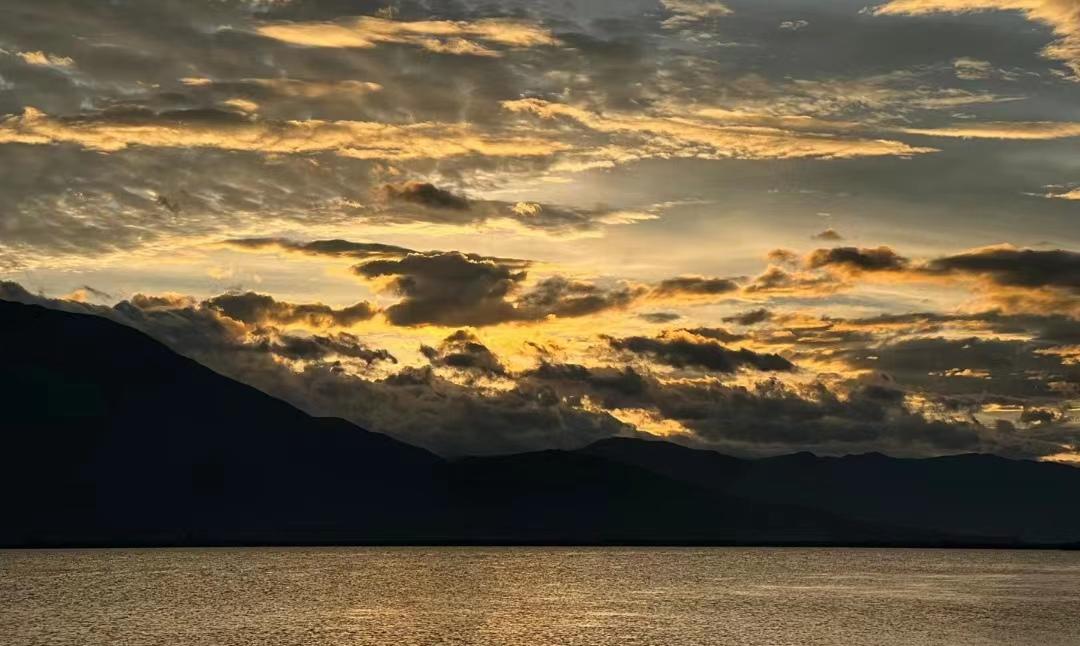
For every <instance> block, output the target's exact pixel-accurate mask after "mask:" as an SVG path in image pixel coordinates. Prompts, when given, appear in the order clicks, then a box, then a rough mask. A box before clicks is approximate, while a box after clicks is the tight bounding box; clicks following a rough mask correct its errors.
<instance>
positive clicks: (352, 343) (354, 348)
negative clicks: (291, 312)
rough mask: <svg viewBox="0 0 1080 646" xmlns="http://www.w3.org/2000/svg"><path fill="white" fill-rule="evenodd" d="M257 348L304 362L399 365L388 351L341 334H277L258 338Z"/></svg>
mask: <svg viewBox="0 0 1080 646" xmlns="http://www.w3.org/2000/svg"><path fill="white" fill-rule="evenodd" d="M256 339H257V340H256V342H255V343H256V345H259V346H262V347H264V348H265V349H266V350H267V351H268V352H270V353H271V354H273V355H275V356H278V357H284V358H286V359H293V360H301V361H308V362H312V361H327V360H329V359H334V358H336V357H344V358H350V359H359V360H360V361H363V362H364V363H365V364H367V365H371V364H373V363H376V362H380V361H386V362H390V363H395V364H396V363H397V362H398V361H397V359H396V358H395V357H394V355H392V354H390V352H389V351H387V350H383V349H381V348H372V347H370V346H368V345H367V344H366V343H364V342H363V341H361V340H360V338H359V337H357V336H356V335H354V334H349V333H347V332H339V333H337V334H332V335H318V334H313V335H311V336H293V335H288V334H281V333H278V332H276V331H274V332H266V333H263V334H261V335H257V336H256Z"/></svg>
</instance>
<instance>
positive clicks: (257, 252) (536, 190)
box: [0, 0, 1080, 460]
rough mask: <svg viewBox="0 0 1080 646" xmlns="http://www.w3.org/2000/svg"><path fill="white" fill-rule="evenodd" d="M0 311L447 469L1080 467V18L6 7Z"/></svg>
mask: <svg viewBox="0 0 1080 646" xmlns="http://www.w3.org/2000/svg"><path fill="white" fill-rule="evenodd" d="M0 165H2V167H3V169H4V173H3V177H2V179H0V197H2V199H0V280H2V281H7V282H4V283H2V284H0V296H3V297H5V298H11V299H16V300H28V301H42V300H48V301H49V302H50V304H52V305H53V306H59V307H66V308H73V309H77V310H91V311H95V312H98V313H101V314H104V315H107V316H110V317H113V318H116V319H117V320H121V321H123V322H125V323H128V324H131V325H135V326H136V327H139V328H141V329H143V330H145V331H147V332H149V333H150V334H152V335H154V336H156V337H158V338H160V339H162V340H163V341H165V342H166V343H168V344H170V345H171V346H172V347H174V348H176V349H177V350H179V351H180V352H183V353H185V354H188V355H190V356H192V357H194V358H196V359H198V360H200V361H202V362H204V363H206V364H208V365H210V366H211V367H213V368H215V369H217V370H219V371H221V372H224V373H226V374H229V375H230V376H233V377H236V378H238V379H241V380H244V381H247V382H249V383H252V384H254V385H256V386H257V387H259V388H262V389H263V390H266V391H268V392H270V393H272V394H274V395H277V396H280V397H283V398H286V399H288V400H289V401H291V402H293V403H294V404H296V405H298V406H300V407H302V408H304V409H305V410H308V411H309V412H312V413H315V414H320V415H334V416H341V417H345V418H348V419H350V420H353V421H355V422H357V423H359V424H361V425H364V426H365V427H368V428H370V429H372V430H376V431H383V432H388V433H391V434H393V435H395V436H397V437H399V438H401V439H404V440H406V441H410V442H414V443H418V444H421V445H423V446H426V447H429V448H432V449H435V450H437V451H441V452H443V453H447V454H463V453H497V452H509V451H519V450H527V449H536V448H545V447H574V446H580V445H582V444H585V443H588V442H590V441H593V440H596V439H599V438H602V437H607V436H611V435H629V434H634V433H652V434H658V435H664V436H668V437H671V438H673V439H676V440H678V441H682V442H684V443H687V444H691V445H700V446H708V447H713V448H716V449H718V450H722V451H726V452H731V453H738V454H747V455H760V454H772V453H783V452H790V451H795V450H810V451H815V452H818V453H829V454H843V453H851V452H865V451H871V450H878V451H884V452H888V453H892V454H897V455H937V454H948V453H963V452H979V451H985V452H997V453H1002V454H1006V455H1015V456H1026V457H1042V458H1054V459H1062V460H1067V459H1074V460H1075V459H1078V456H1080V422H1078V416H1080V323H1078V318H1080V253H1078V252H1077V251H1076V250H1078V249H1080V0H891V1H885V0H882V1H881V2H879V3H875V2H874V0H854V1H849V0H816V1H809V0H802V1H795V0H777V1H771V2H761V1H751V0H724V2H719V1H717V0H475V1H473V0H453V1H445V2H442V1H435V0H429V1H427V2H410V1H401V2H395V1H390V2H386V1H379V2H367V1H365V0H247V1H242V0H202V1H195V0H157V1H155V2H136V1H133V0H131V1H124V0H112V1H110V2H85V1H81V0H68V1H62V0H5V2H3V6H2V7H0Z"/></svg>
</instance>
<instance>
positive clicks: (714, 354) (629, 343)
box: [607, 333, 795, 373]
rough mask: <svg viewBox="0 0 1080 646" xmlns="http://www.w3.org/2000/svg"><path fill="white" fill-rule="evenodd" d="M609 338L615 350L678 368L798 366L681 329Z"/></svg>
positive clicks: (776, 369)
mask: <svg viewBox="0 0 1080 646" xmlns="http://www.w3.org/2000/svg"><path fill="white" fill-rule="evenodd" d="M607 341H608V344H609V345H610V346H611V347H612V348H614V349H615V350H623V351H627V352H632V353H634V354H638V355H643V356H647V357H649V358H650V359H652V360H653V361H656V362H658V363H662V364H665V365H669V366H672V367H675V368H703V369H705V370H709V371H712V372H719V373H733V372H736V371H738V370H740V369H743V368H752V369H755V370H762V371H770V372H790V371H793V370H795V366H794V364H792V363H791V362H790V361H788V360H787V359H785V358H783V357H781V356H780V355H777V354H759V353H757V352H753V351H751V350H747V349H745V348H743V349H739V350H731V349H729V348H727V347H724V346H722V345H720V344H719V343H715V342H713V341H711V340H707V339H704V338H702V339H695V338H693V337H691V336H689V335H685V334H679V333H670V334H667V335H665V336H661V337H658V338H650V337H643V336H633V337H627V338H613V337H609V338H608V339H607Z"/></svg>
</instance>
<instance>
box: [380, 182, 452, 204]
mask: <svg viewBox="0 0 1080 646" xmlns="http://www.w3.org/2000/svg"><path fill="white" fill-rule="evenodd" d="M381 192H382V194H383V196H385V198H386V199H387V200H388V201H390V202H408V203H410V204H419V205H421V206H426V207H430V208H433V209H451V210H455V211H464V210H467V209H468V208H469V200H467V199H465V198H464V197H461V196H458V195H454V194H453V193H451V192H450V191H446V190H443V189H441V188H438V187H436V186H435V185H434V184H430V183H427V182H405V183H402V184H385V185H384V186H383V187H382V189H381Z"/></svg>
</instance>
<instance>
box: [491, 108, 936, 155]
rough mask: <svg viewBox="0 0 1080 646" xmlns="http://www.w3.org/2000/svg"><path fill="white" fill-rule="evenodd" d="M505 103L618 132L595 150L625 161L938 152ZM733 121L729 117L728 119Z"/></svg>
mask: <svg viewBox="0 0 1080 646" xmlns="http://www.w3.org/2000/svg"><path fill="white" fill-rule="evenodd" d="M502 105H503V107H504V108H506V109H507V110H509V111H511V112H513V113H517V114H526V115H532V116H535V117H538V118H540V119H543V120H556V119H562V120H568V121H570V122H572V123H576V124H578V125H580V126H582V127H584V128H587V129H588V130H591V131H593V132H595V133H600V134H605V135H610V136H618V137H622V138H624V139H623V140H617V142H616V145H614V146H613V147H609V148H608V149H606V150H605V149H603V148H600V149H596V148H595V147H592V150H591V151H590V152H589V154H591V155H596V154H606V155H607V156H608V157H609V161H611V162H614V163H620V162H623V161H634V160H637V159H641V158H653V157H656V158H670V157H691V158H698V159H702V158H704V159H851V158H856V157H875V156H902V157H906V156H911V155H917V154H922V153H930V152H936V150H935V149H933V148H918V147H914V146H909V145H907V144H904V143H901V142H898V141H889V140H885V139H860V138H852V137H848V136H837V135H836V134H835V133H831V132H805V131H803V130H801V129H794V128H791V127H787V128H784V127H774V126H762V125H754V124H747V123H746V122H745V121H746V120H745V119H744V118H741V117H738V118H734V119H732V118H731V113H728V112H726V111H723V114H724V115H725V118H709V117H708V116H705V117H702V116H698V115H695V114H692V113H689V112H687V113H683V114H681V113H664V114H658V115H655V116H654V115H649V114H636V113H635V114H631V113H616V112H609V113H597V112H592V111H589V110H585V109H583V108H579V107H575V106H572V105H567V104H563V103H552V102H549V101H544V100H541V99H517V100H512V101H504V102H503V104H502ZM725 120H726V121H728V122H725Z"/></svg>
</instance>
